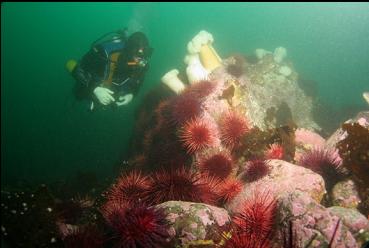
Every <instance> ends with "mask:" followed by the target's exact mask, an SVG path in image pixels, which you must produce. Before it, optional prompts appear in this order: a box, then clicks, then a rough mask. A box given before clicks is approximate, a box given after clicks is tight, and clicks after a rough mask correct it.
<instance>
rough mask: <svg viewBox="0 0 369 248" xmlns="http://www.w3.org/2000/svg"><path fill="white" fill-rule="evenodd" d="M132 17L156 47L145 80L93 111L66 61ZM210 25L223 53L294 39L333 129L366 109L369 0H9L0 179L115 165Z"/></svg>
mask: <svg viewBox="0 0 369 248" xmlns="http://www.w3.org/2000/svg"><path fill="white" fill-rule="evenodd" d="M129 23H139V24H140V25H141V26H142V27H143V31H144V32H146V34H147V35H148V37H149V39H150V42H151V46H152V47H154V49H155V51H154V55H153V57H152V63H151V69H150V71H149V72H148V74H147V76H146V81H145V85H144V87H143V88H142V91H141V92H140V94H139V96H138V98H137V99H135V101H134V102H133V103H132V104H131V105H130V106H129V107H126V108H121V109H119V110H118V111H99V112H95V113H89V112H88V111H87V107H86V105H84V104H82V103H79V102H75V101H74V99H73V95H72V87H73V84H74V81H73V79H72V77H71V76H70V75H69V74H68V73H67V72H66V70H65V68H64V64H65V62H66V61H67V60H68V59H70V58H75V59H79V58H80V57H81V56H82V55H83V54H84V53H85V52H87V50H88V48H89V46H90V44H91V42H92V41H94V40H95V39H96V38H98V37H99V36H100V35H102V34H104V33H106V32H109V31H112V30H117V29H119V28H122V27H124V26H127V25H128V24H129ZM202 29H205V30H207V31H209V32H211V33H212V34H213V36H214V38H215V43H214V46H215V48H216V49H217V51H219V54H220V55H221V56H222V57H227V56H228V55H230V54H232V53H242V54H252V53H253V51H254V50H255V49H256V48H264V49H266V50H274V48H276V47H278V46H283V47H286V48H287V50H288V57H289V58H290V59H291V60H292V61H293V63H294V65H295V67H296V70H297V72H298V73H299V74H300V75H301V76H302V77H304V78H306V79H309V80H313V81H315V82H316V84H314V85H305V86H304V87H305V88H307V90H310V91H314V92H315V95H316V97H317V98H318V99H319V100H320V102H321V103H324V104H325V106H326V107H325V109H327V111H331V112H330V113H331V115H329V113H328V112H327V115H328V116H332V113H334V114H333V115H334V116H335V117H336V118H335V119H334V120H333V119H332V126H333V127H334V126H337V127H338V125H339V123H338V121H340V120H341V121H342V120H345V119H347V118H349V117H351V116H353V115H355V114H356V113H357V111H359V110H364V109H367V108H368V105H367V104H366V103H365V102H364V100H363V99H362V97H361V94H362V92H363V91H369V4H368V3H335V4H333V3H332V4H331V3H324V4H321V3H295V4H293V3H282V4H278V3H261V4H258V3H216V4H215V3H2V5H1V72H2V73H1V134H2V135H1V155H2V156H1V172H2V173H1V175H2V176H1V178H2V184H10V183H14V182H16V181H18V180H21V179H27V180H29V181H32V182H44V181H52V180H56V179H61V178H63V177H67V176H68V175H70V174H73V173H75V171H77V170H94V171H97V172H99V173H100V175H104V174H109V173H111V171H112V165H113V164H114V163H116V162H117V161H119V159H120V158H121V156H123V155H124V154H125V152H126V151H127V148H128V147H127V146H128V141H129V137H130V134H131V132H132V129H133V124H134V113H135V109H136V108H137V107H138V106H139V103H140V100H141V99H142V97H143V96H144V94H145V93H146V92H148V90H149V89H151V88H153V87H154V86H156V85H158V84H159V83H160V78H161V76H162V75H163V74H164V73H166V72H167V71H168V70H170V69H172V68H183V67H184V64H183V57H184V55H185V54H186V45H187V42H188V41H189V40H190V39H191V38H192V37H193V36H194V35H196V34H197V33H198V32H199V31H200V30H202ZM312 87H314V88H312ZM326 121H327V120H326ZM329 121H330V120H329V119H328V122H329ZM336 122H337V123H336Z"/></svg>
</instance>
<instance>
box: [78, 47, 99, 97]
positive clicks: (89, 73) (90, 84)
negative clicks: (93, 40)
mask: <svg viewBox="0 0 369 248" xmlns="http://www.w3.org/2000/svg"><path fill="white" fill-rule="evenodd" d="M100 53H101V52H100V51H99V50H97V49H91V50H90V51H89V52H88V53H86V54H85V55H84V56H83V58H82V59H81V61H80V62H79V63H78V65H77V66H76V68H75V70H74V71H73V73H72V74H73V77H74V78H75V79H76V81H77V87H78V88H79V89H81V91H83V95H85V96H86V97H92V96H93V93H94V90H95V89H96V88H97V87H99V86H100V85H101V79H102V77H103V73H104V70H105V66H106V61H105V60H104V59H103V58H102V55H101V54H100Z"/></svg>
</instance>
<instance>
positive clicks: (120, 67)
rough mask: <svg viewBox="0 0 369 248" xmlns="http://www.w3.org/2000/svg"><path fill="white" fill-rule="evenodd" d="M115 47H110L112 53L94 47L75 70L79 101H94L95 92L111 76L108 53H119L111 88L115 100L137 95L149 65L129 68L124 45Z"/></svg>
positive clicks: (99, 47)
mask: <svg viewBox="0 0 369 248" xmlns="http://www.w3.org/2000/svg"><path fill="white" fill-rule="evenodd" d="M113 46H115V47H113V48H111V47H110V51H107V50H106V47H104V46H103V45H97V46H95V47H93V48H92V49H90V51H89V52H88V53H86V54H85V55H84V56H83V58H82V60H81V61H80V62H79V63H78V65H77V66H76V68H75V69H74V70H73V72H72V75H73V77H74V78H75V79H76V80H77V83H76V86H75V95H76V97H77V99H89V100H94V94H93V90H94V89H95V88H96V87H97V86H99V85H101V83H102V82H103V81H104V80H105V79H106V78H107V77H108V76H109V75H108V74H109V73H107V70H109V68H108V67H109V66H110V64H111V60H110V59H109V56H108V55H109V54H108V53H111V52H114V53H117V52H118V53H119V55H118V56H119V57H118V60H117V62H116V63H115V64H116V69H115V71H114V73H113V77H112V82H113V83H111V84H110V87H109V88H110V89H111V90H112V91H114V95H113V96H114V98H116V97H118V96H121V95H126V94H130V93H131V94H133V95H134V96H135V95H136V94H137V92H138V91H139V88H140V86H141V85H142V82H143V80H144V77H145V73H146V71H147V70H148V67H149V65H148V64H147V65H146V66H145V67H139V66H129V65H128V64H127V63H128V56H127V51H126V49H125V48H124V43H122V44H113ZM114 48H115V49H114Z"/></svg>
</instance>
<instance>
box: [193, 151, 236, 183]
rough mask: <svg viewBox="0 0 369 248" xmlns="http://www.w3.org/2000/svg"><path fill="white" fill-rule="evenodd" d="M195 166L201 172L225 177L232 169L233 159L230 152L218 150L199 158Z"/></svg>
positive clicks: (221, 177)
mask: <svg viewBox="0 0 369 248" xmlns="http://www.w3.org/2000/svg"><path fill="white" fill-rule="evenodd" d="M197 166H198V167H199V170H200V171H201V172H202V173H207V174H209V175H210V176H215V177H217V178H220V179H225V178H227V177H228V176H229V175H230V174H231V172H232V170H233V161H232V157H231V155H230V154H228V153H226V152H219V153H215V154H211V155H210V156H206V157H204V158H201V159H200V161H199V162H198V163H197Z"/></svg>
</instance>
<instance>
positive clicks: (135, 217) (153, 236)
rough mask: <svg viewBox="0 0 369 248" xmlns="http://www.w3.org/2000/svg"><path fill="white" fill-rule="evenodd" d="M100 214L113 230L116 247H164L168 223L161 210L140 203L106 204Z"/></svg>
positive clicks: (167, 235)
mask: <svg viewBox="0 0 369 248" xmlns="http://www.w3.org/2000/svg"><path fill="white" fill-rule="evenodd" d="M102 214H103V216H104V218H105V220H106V222H107V224H108V225H109V226H110V227H111V228H112V229H113V230H114V232H115V236H114V240H116V242H117V247H126V248H159V247H165V245H166V244H167V238H168V237H169V234H168V231H167V228H168V222H167V221H166V219H165V218H166V215H165V212H164V210H163V209H161V208H155V207H148V206H146V205H145V204H142V203H136V204H133V205H130V206H129V205H126V204H117V203H107V204H106V205H105V206H104V207H103V209H102Z"/></svg>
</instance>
